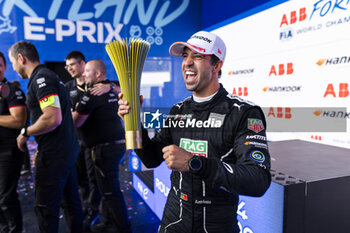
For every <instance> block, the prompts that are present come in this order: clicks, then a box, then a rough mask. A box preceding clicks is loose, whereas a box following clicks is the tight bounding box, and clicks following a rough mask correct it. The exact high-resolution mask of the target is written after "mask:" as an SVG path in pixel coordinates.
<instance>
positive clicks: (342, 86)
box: [323, 83, 349, 98]
mask: <svg viewBox="0 0 350 233" xmlns="http://www.w3.org/2000/svg"><path fill="white" fill-rule="evenodd" d="M348 87H349V84H348V83H339V92H338V97H340V98H344V97H348V96H349V89H348ZM328 95H332V96H333V97H337V95H336V92H335V90H334V86H333V84H332V83H330V84H328V86H327V89H326V92H325V93H324V95H323V97H327V96H328Z"/></svg>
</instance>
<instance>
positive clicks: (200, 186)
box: [119, 32, 271, 233]
mask: <svg viewBox="0 0 350 233" xmlns="http://www.w3.org/2000/svg"><path fill="white" fill-rule="evenodd" d="M170 53H171V54H172V55H173V56H182V57H183V62H182V71H183V76H184V81H185V84H186V88H187V89H188V90H190V91H193V96H191V97H189V98H187V99H186V100H184V101H183V102H180V103H177V104H176V105H174V106H173V107H172V109H171V110H170V115H169V116H168V117H167V120H166V121H165V124H164V125H163V128H162V129H161V130H160V131H158V132H157V133H156V135H155V137H154V138H152V139H150V138H149V137H148V134H147V131H146V130H143V137H142V139H143V149H141V150H137V151H136V152H137V154H138V156H139V157H140V158H141V160H142V162H143V163H144V164H145V165H146V166H147V167H156V166H158V165H160V164H161V163H162V162H163V161H164V160H165V162H166V164H167V166H168V167H169V168H170V169H172V170H173V172H172V174H171V186H172V187H171V190H170V192H169V195H168V199H167V203H166V206H165V209H164V213H163V218H162V221H161V223H160V227H159V232H175V233H177V232H186V233H187V232H188V233H190V232H222V233H238V232H239V227H238V225H237V218H236V217H237V216H236V211H237V205H238V195H248V196H255V197H258V196H262V195H263V194H264V193H265V191H266V190H267V189H268V187H269V185H270V182H271V177H270V172H269V169H270V155H269V152H268V147H267V144H266V134H265V129H266V122H265V117H264V114H263V112H262V110H261V108H260V107H259V106H256V105H254V104H252V103H250V102H247V101H244V100H242V99H241V98H239V97H237V96H233V95H231V94H229V93H228V92H227V91H226V90H225V89H224V88H223V87H222V85H221V84H219V82H218V77H219V71H220V70H221V67H222V64H223V61H224V58H225V45H224V43H223V41H222V40H221V39H220V38H219V37H218V36H216V35H214V34H212V33H208V32H198V33H196V34H194V35H193V36H192V37H191V38H190V39H189V40H188V41H187V43H183V42H180V43H179V42H178V43H174V44H173V45H172V46H171V47H170ZM120 97H122V95H120ZM119 105H120V107H119V115H121V116H123V115H124V114H125V113H127V112H128V110H129V109H130V106H128V105H127V103H126V102H125V101H123V100H121V101H119Z"/></svg>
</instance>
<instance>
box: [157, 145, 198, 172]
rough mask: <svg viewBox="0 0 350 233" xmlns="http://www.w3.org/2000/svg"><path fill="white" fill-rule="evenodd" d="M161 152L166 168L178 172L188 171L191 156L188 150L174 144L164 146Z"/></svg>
mask: <svg viewBox="0 0 350 233" xmlns="http://www.w3.org/2000/svg"><path fill="white" fill-rule="evenodd" d="M162 152H163V158H164V160H165V163H166V164H167V165H168V168H170V169H172V170H174V171H180V172H184V171H189V167H188V161H189V160H190V159H191V158H192V157H193V155H192V154H191V153H190V152H188V151H186V150H184V149H182V148H180V147H178V146H176V145H170V146H166V147H164V148H163V150H162Z"/></svg>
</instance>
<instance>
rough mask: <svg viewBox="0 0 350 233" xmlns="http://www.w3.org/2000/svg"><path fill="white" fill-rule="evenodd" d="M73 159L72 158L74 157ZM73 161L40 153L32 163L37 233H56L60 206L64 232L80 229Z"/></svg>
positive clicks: (80, 220) (80, 219) (80, 212)
mask: <svg viewBox="0 0 350 233" xmlns="http://www.w3.org/2000/svg"><path fill="white" fill-rule="evenodd" d="M75 158H76V157H75ZM75 158H69V159H67V156H66V155H60V154H58V153H57V154H56V153H55V154H43V153H41V152H40V151H39V153H38V156H37V158H36V162H35V205H34V209H35V213H36V215H37V218H38V222H39V230H40V232H41V233H57V232H58V223H59V210H60V206H61V203H62V207H63V210H64V215H65V219H66V222H67V232H69V233H79V232H81V230H82V220H83V219H82V207H81V202H80V198H79V192H78V183H77V175H76V168H75Z"/></svg>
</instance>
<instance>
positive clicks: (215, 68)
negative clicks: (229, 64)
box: [213, 60, 224, 73]
mask: <svg viewBox="0 0 350 233" xmlns="http://www.w3.org/2000/svg"><path fill="white" fill-rule="evenodd" d="M223 65H224V63H223V62H222V61H221V60H219V61H218V62H217V63H216V64H215V65H214V69H213V71H214V72H217V73H218V72H219V71H220V70H221V68H222V66H223Z"/></svg>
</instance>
